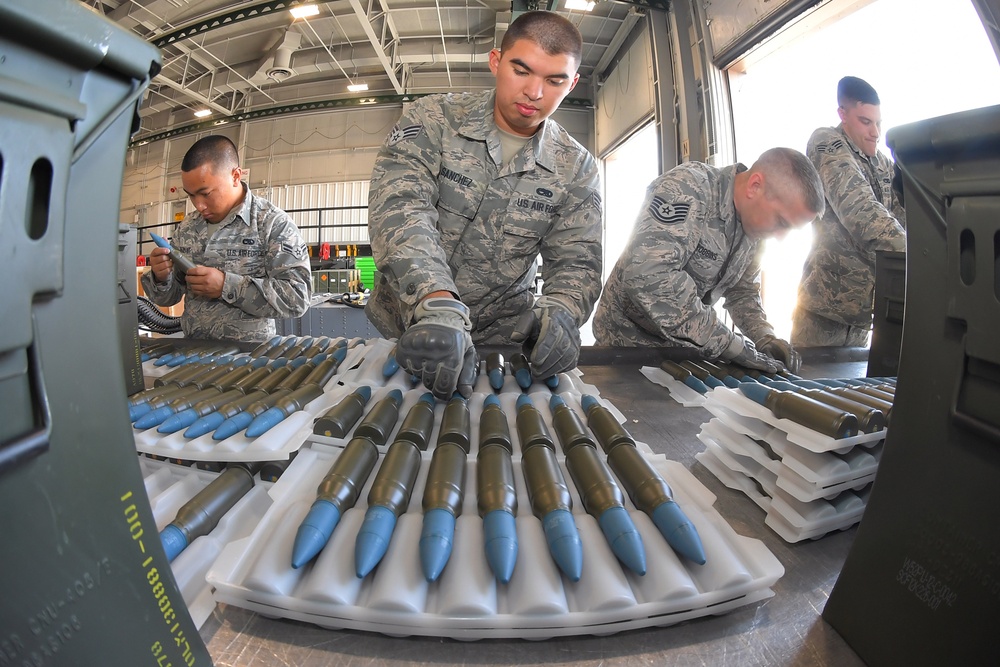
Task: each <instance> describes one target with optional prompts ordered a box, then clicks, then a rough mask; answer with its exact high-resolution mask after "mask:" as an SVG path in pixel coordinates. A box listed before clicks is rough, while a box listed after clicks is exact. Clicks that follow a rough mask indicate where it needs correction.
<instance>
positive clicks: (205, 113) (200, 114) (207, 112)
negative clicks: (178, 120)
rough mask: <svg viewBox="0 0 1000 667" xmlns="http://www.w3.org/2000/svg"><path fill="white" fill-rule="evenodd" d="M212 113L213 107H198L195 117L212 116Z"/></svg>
mask: <svg viewBox="0 0 1000 667" xmlns="http://www.w3.org/2000/svg"><path fill="white" fill-rule="evenodd" d="M211 115H212V110H211V109H198V110H197V111H195V112H194V117H195V118H204V117H205V116H211Z"/></svg>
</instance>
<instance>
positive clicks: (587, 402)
mask: <svg viewBox="0 0 1000 667" xmlns="http://www.w3.org/2000/svg"><path fill="white" fill-rule="evenodd" d="M600 404H601V402H600V401H598V400H597V399H596V398H594V397H593V396H591V395H590V394H584V395H583V397H582V398H580V405H581V406H583V411H584V412H587V411H588V410H590V409H591V408H592V407H594V406H595V405H600Z"/></svg>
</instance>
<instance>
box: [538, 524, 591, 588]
mask: <svg viewBox="0 0 1000 667" xmlns="http://www.w3.org/2000/svg"><path fill="white" fill-rule="evenodd" d="M542 530H543V531H544V532H545V541H546V542H547V543H548V545H549V553H550V554H552V560H554V561H555V562H556V565H557V566H559V569H560V570H562V573H563V574H565V575H566V576H567V577H568V578H569V580H570V581H580V576H581V575H582V574H583V543H582V542H581V541H580V532H579V531H578V530H577V528H576V522H575V521H574V520H573V514H572V513H571V512H570V511H569V510H552V511H551V512H549V513H548V514H546V515H545V517H544V518H543V519H542Z"/></svg>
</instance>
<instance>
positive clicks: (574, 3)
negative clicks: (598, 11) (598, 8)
mask: <svg viewBox="0 0 1000 667" xmlns="http://www.w3.org/2000/svg"><path fill="white" fill-rule="evenodd" d="M596 4H597V3H596V2H594V1H593V0H566V9H576V10H579V11H581V12H592V11H594V5H596Z"/></svg>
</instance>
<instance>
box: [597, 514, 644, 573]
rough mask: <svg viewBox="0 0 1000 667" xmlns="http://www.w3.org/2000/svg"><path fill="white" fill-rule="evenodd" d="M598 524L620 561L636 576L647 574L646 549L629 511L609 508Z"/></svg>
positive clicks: (598, 520)
mask: <svg viewBox="0 0 1000 667" xmlns="http://www.w3.org/2000/svg"><path fill="white" fill-rule="evenodd" d="M597 523H598V524H599V525H600V526H601V532H603V533H604V538H605V539H606V540H607V541H608V544H610V545H611V551H613V552H614V554H615V556H617V557H618V560H620V561H621V562H622V563H623V564H624V565H625V567H627V568H628V569H630V570H632V571H633V572H635V573H636V574H638V575H640V576H642V575H644V574H646V548H645V547H644V546H643V545H642V535H640V534H639V531H638V530H637V529H636V527H635V524H634V523H632V517H630V516H629V514H628V510H626V509H625V508H624V507H609V508H608V509H606V510H604V512H603V513H602V514H601V516H600V517H599V518H598V519H597Z"/></svg>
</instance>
